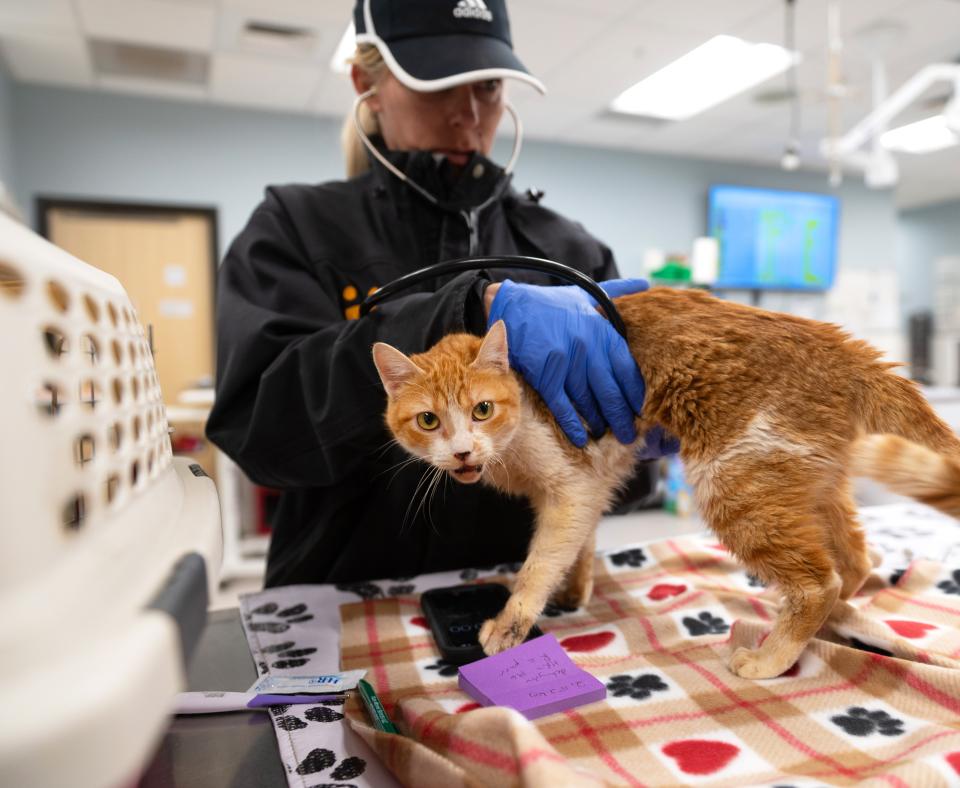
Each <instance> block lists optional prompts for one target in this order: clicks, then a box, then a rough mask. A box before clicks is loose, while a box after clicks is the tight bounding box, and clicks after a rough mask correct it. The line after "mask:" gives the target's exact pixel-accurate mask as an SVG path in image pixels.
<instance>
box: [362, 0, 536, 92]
mask: <svg viewBox="0 0 960 788" xmlns="http://www.w3.org/2000/svg"><path fill="white" fill-rule="evenodd" d="M353 21H354V25H355V26H356V31H357V43H358V44H374V45H375V46H376V47H377V49H378V50H380V55H381V57H382V58H383V60H384V62H385V63H386V64H387V67H388V68H389V69H390V72H391V73H392V74H393V75H394V76H395V77H396V78H397V79H398V80H400V82H402V83H403V84H404V85H406V86H407V87H408V88H410V89H411V90H419V91H424V92H432V91H436V90H446V89H447V88H451V87H455V86H457V85H463V84H466V83H468V82H479V81H481V80H485V79H518V80H520V81H522V82H526V83H528V84H530V85H533V86H534V87H535V88H536V89H537V90H539V91H540V92H541V93H545V92H546V88H545V87H544V86H543V83H542V82H541V81H540V80H539V79H537V78H536V77H535V76H533V75H532V74H531V73H530V72H529V71H527V69H526V67H525V66H524V65H523V63H521V62H520V60H519V59H518V58H517V56H516V55H515V54H514V53H513V43H512V42H511V40H510V20H509V19H508V18H507V6H506V3H505V1H504V0H358V2H357V5H356V7H355V8H354V11H353Z"/></svg>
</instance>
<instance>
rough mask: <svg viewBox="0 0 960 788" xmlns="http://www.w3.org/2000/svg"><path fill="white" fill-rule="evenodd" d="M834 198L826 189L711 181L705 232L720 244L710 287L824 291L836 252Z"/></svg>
mask: <svg viewBox="0 0 960 788" xmlns="http://www.w3.org/2000/svg"><path fill="white" fill-rule="evenodd" d="M839 216H840V206H839V201H838V200H837V198H836V197H832V196H830V195H827V194H807V193H803V192H787V191H774V190H771V189H752V188H747V187H744V186H714V187H712V188H711V189H710V210H709V222H710V235H712V236H713V237H714V238H716V239H717V242H718V244H719V247H720V271H719V276H718V278H717V282H716V284H715V287H717V288H727V289H750V290H754V289H764V290H826V289H827V288H829V287H830V286H831V285H832V284H833V277H834V273H835V269H836V257H837V231H838V224H839Z"/></svg>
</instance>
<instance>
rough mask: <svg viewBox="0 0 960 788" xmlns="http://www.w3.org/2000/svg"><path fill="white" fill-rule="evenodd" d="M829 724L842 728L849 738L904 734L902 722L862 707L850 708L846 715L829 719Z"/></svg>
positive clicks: (879, 711)
mask: <svg viewBox="0 0 960 788" xmlns="http://www.w3.org/2000/svg"><path fill="white" fill-rule="evenodd" d="M830 722H832V723H833V724H834V725H838V726H839V727H841V728H843V729H844V730H845V731H846V732H847V733H849V734H850V735H851V736H871V735H873V734H874V733H879V734H880V735H881V736H900V735H901V734H903V733H904V730H903V720H898V719H897V718H896V717H891V716H890V715H889V714H887V712H885V711H883V710H882V709H877V710H876V711H869V710H867V709H865V708H863V707H862V706H851V707H850V708H849V709H847V712H846V714H838V715H836V716H835V717H831V718H830Z"/></svg>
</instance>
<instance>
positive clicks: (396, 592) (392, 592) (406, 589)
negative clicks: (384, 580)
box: [387, 583, 417, 596]
mask: <svg viewBox="0 0 960 788" xmlns="http://www.w3.org/2000/svg"><path fill="white" fill-rule="evenodd" d="M416 588H417V587H416V586H415V585H414V584H413V583H404V584H402V585H398V586H390V588H388V589H387V596H406V595H407V594H412V593H413V592H414V591H415V590H416Z"/></svg>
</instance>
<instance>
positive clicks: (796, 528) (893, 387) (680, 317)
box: [373, 288, 960, 678]
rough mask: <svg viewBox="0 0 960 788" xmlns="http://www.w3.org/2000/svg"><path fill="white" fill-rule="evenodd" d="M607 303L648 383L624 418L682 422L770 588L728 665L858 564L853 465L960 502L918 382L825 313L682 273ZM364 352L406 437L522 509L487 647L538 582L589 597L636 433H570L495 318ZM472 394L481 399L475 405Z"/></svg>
mask: <svg viewBox="0 0 960 788" xmlns="http://www.w3.org/2000/svg"><path fill="white" fill-rule="evenodd" d="M616 303H617V308H618V310H619V311H620V314H621V315H622V316H623V319H624V322H625V323H626V325H627V329H628V343H629V345H630V349H631V352H632V353H633V356H634V358H635V359H636V361H637V364H638V365H639V367H640V369H641V371H642V372H643V376H644V379H645V381H646V384H647V396H646V401H645V403H644V407H643V412H642V414H641V415H640V416H639V417H638V418H637V427H638V431H639V433H640V434H643V433H644V432H645V431H646V430H647V429H649V428H650V427H652V426H654V425H660V426H662V427H664V428H665V429H666V430H668V431H669V432H671V433H672V434H674V435H676V436H677V437H678V438H680V442H681V446H682V448H681V457H682V458H683V460H684V463H685V465H686V467H687V471H688V477H689V479H690V481H691V484H692V485H693V487H694V491H695V495H696V499H697V502H698V507H699V510H700V513H701V514H702V516H703V518H704V520H705V521H706V523H707V524H708V525H709V526H710V528H711V529H712V530H713V531H714V532H715V533H716V534H717V536H718V537H719V539H720V540H721V541H722V542H723V543H724V545H726V546H727V548H728V549H729V550H730V551H731V552H732V553H733V554H734V555H735V556H736V557H737V558H738V559H739V560H740V561H741V562H742V563H743V564H744V565H745V566H746V567H747V569H748V570H749V571H750V572H751V573H752V574H754V575H756V576H758V577H760V578H762V579H764V580H766V581H768V582H769V583H775V584H776V587H777V588H778V589H779V591H780V593H781V594H782V595H783V604H782V605H781V608H780V612H779V614H778V616H777V619H776V621H775V623H774V627H773V630H772V632H771V633H770V635H769V636H768V637H767V638H766V639H765V640H764V641H763V643H762V644H761V645H759V646H758V647H757V648H756V649H745V648H741V649H738V650H737V651H736V652H735V653H734V654H732V655H731V658H730V668H731V670H733V671H734V672H735V673H737V674H738V675H740V676H744V677H749V678H769V677H773V676H777V675H780V674H781V673H783V672H784V671H785V670H787V669H788V668H789V667H790V666H791V665H792V664H793V663H794V661H795V660H796V659H797V657H798V656H799V655H800V652H801V651H802V650H803V648H804V647H805V645H806V643H807V642H808V641H809V639H810V638H811V637H812V636H813V635H814V633H816V631H817V630H818V629H819V628H820V626H821V625H822V624H823V623H824V621H825V620H826V618H827V616H828V615H829V614H830V612H831V610H832V609H833V608H834V606H835V604H836V603H837V601H838V600H841V599H846V598H848V597H849V596H851V595H852V594H854V593H855V592H856V591H857V590H858V589H859V588H860V586H861V585H862V584H863V582H864V581H865V580H866V578H867V576H868V574H869V573H870V570H871V568H872V566H873V562H872V560H871V557H870V554H869V552H868V549H867V545H866V543H865V540H864V537H863V533H862V531H861V530H860V528H859V525H858V523H857V517H856V510H855V507H854V503H853V498H852V495H851V491H850V481H849V476H850V475H851V473H854V472H861V473H865V474H867V475H870V476H874V477H875V478H878V479H879V480H880V481H883V482H884V483H886V484H889V485H890V486H891V487H892V488H893V489H895V490H898V491H901V492H905V493H906V494H908V495H913V496H914V497H916V498H917V499H918V500H922V501H924V502H926V503H929V504H930V505H932V506H936V507H938V508H940V509H941V510H943V511H946V512H948V513H950V514H953V515H955V516H960V440H958V439H957V437H956V436H955V435H954V434H953V433H952V432H951V430H950V428H949V427H948V426H947V425H946V424H944V423H943V422H942V421H941V420H940V419H939V418H938V417H937V416H936V414H935V413H934V412H933V410H932V408H931V407H930V406H929V405H928V404H927V402H926V400H925V399H924V397H923V396H922V394H921V393H920V392H919V390H918V389H917V388H916V386H915V385H914V384H912V383H911V382H909V381H907V380H905V379H904V378H902V377H900V376H898V375H897V374H896V373H894V372H893V371H892V369H891V367H892V365H890V364H887V363H884V362H882V361H880V360H879V359H880V354H879V353H878V352H877V351H876V350H874V349H873V348H871V347H870V346H869V345H867V344H866V343H864V342H860V341H857V340H853V339H851V338H850V337H849V336H848V335H846V334H845V333H843V332H842V331H841V330H840V329H839V328H837V327H836V326H833V325H828V324H825V323H819V322H816V321H812V320H805V319H803V318H798V317H794V316H791V315H783V314H775V313H772V312H767V311H764V310H760V309H755V308H752V307H747V306H742V305H739V304H734V303H730V302H727V301H722V300H720V299H717V298H714V297H712V296H710V295H708V294H706V293H703V292H700V291H693V290H674V289H667V288H653V289H652V290H649V291H647V292H645V293H638V294H634V295H630V296H624V297H622V298H619V299H617V300H616ZM373 352H374V360H375V363H376V364H377V368H378V370H379V372H380V375H381V378H382V379H383V381H384V385H385V388H386V389H387V393H388V406H387V412H386V421H387V424H388V426H389V428H390V430H391V431H392V433H393V434H394V436H395V437H396V438H397V440H398V442H399V443H400V444H401V445H402V446H404V448H406V449H407V450H408V451H410V452H411V453H412V454H414V455H416V456H418V457H421V458H423V459H425V460H427V461H428V462H430V463H431V464H433V465H434V466H435V467H436V468H437V469H439V470H440V471H441V472H442V471H447V472H448V473H449V474H450V476H451V477H452V478H454V479H456V480H457V481H460V482H462V483H475V482H481V483H485V484H490V485H493V486H495V487H497V488H498V489H500V490H503V491H505V492H507V493H511V494H518V495H523V496H525V497H527V498H528V499H529V501H530V504H531V506H532V508H533V509H534V511H535V514H536V523H535V530H534V535H533V538H532V540H531V543H530V548H529V551H528V557H527V560H526V562H525V563H524V565H523V567H522V569H521V570H520V572H519V573H518V576H517V580H516V583H515V586H514V589H513V594H512V596H511V598H510V601H509V602H508V603H507V606H506V607H505V608H504V610H503V612H502V613H501V614H500V615H499V616H497V617H496V618H495V619H491V620H490V621H488V622H487V623H486V624H485V625H484V627H483V629H482V630H481V632H480V641H481V643H482V644H483V645H484V648H485V650H486V651H487V653H491V654H492V653H496V652H498V651H501V650H503V649H505V648H509V647H511V646H514V645H516V644H517V643H519V642H521V641H522V640H523V639H524V637H525V636H526V633H527V631H528V630H529V628H530V626H531V625H532V624H533V622H534V621H535V620H536V618H537V617H538V616H539V615H540V613H541V611H542V610H543V607H544V606H545V604H546V603H547V601H548V600H549V599H550V598H551V597H553V598H554V599H555V600H557V601H559V602H561V603H563V604H568V605H577V604H583V603H584V602H586V601H587V599H589V596H590V591H591V586H592V578H591V576H590V572H591V566H592V563H591V562H592V554H593V545H594V532H595V529H596V525H597V523H598V521H599V519H600V517H601V516H602V514H603V512H604V511H605V510H606V509H607V508H608V506H609V504H610V502H611V500H612V499H613V497H614V495H615V493H616V490H617V489H618V487H619V486H620V485H622V484H623V483H624V482H625V481H626V480H627V479H629V478H630V476H631V474H632V472H633V466H634V461H633V457H634V453H635V447H626V446H622V445H621V444H619V443H618V442H617V441H616V440H615V439H614V438H613V437H612V436H611V435H610V434H609V433H608V434H607V435H605V436H603V437H602V438H600V439H599V440H596V441H591V442H590V443H589V444H588V445H587V446H586V448H584V449H577V448H575V447H574V446H572V444H570V443H569V441H567V440H566V438H565V437H564V435H563V433H562V432H561V431H560V429H559V427H558V426H557V425H556V423H555V422H554V420H553V418H552V416H551V415H550V412H549V411H548V410H547V409H546V407H545V406H544V405H543V403H542V402H541V400H540V399H539V397H538V396H537V395H536V393H535V392H534V391H533V390H532V389H530V388H529V387H528V386H526V384H524V383H523V381H522V380H521V379H520V377H519V376H518V375H517V374H516V373H514V372H512V371H511V370H510V369H509V365H508V362H507V337H506V332H505V329H504V327H503V324H502V323H498V324H496V325H495V326H493V327H492V328H491V329H490V331H489V332H488V333H487V336H486V337H485V338H484V339H483V340H482V341H481V339H480V338H478V337H473V336H469V335H462V334H461V335H453V336H448V337H445V338H444V339H443V340H441V341H440V342H439V343H437V345H435V346H434V347H433V348H431V349H430V350H429V351H427V352H426V353H422V354H419V355H415V356H412V357H407V356H405V355H404V354H402V353H401V352H400V351H398V350H396V349H394V348H392V347H390V346H388V345H384V344H382V343H378V344H377V345H376V346H374V351H373ZM484 402H485V403H488V404H490V406H491V409H490V415H489V416H486V417H485V418H484V419H482V420H478V419H477V418H475V417H472V416H471V412H472V411H473V409H474V408H475V407H477V405H478V403H484ZM424 412H429V413H432V414H433V415H434V416H436V419H437V423H436V424H433V422H430V424H431V425H432V426H431V429H424V427H423V426H422V425H421V424H418V415H419V414H423V413H424ZM484 412H486V411H485V410H484ZM874 433H891V435H875V434H874ZM465 452H466V454H464V453H465ZM463 457H466V458H467V459H466V460H464V459H462V458H463Z"/></svg>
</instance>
